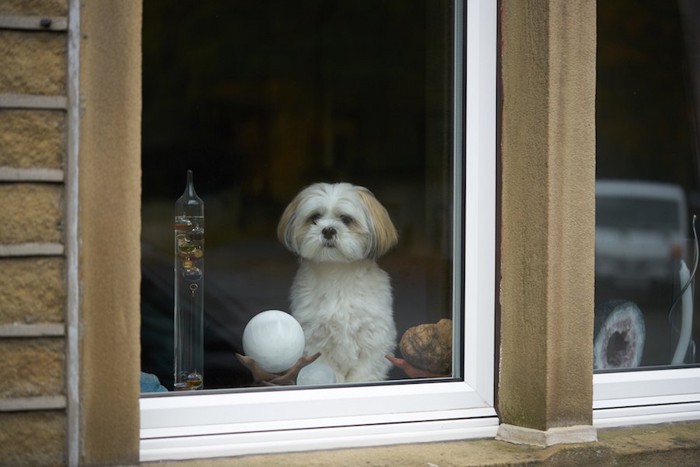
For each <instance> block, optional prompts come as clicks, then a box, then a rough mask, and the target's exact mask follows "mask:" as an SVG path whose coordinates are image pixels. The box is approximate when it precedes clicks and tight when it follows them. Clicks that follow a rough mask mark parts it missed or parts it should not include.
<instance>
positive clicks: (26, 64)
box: [0, 31, 67, 95]
mask: <svg viewBox="0 0 700 467" xmlns="http://www.w3.org/2000/svg"><path fill="white" fill-rule="evenodd" d="M66 51H67V45H66V36H65V34H61V33H54V32H25V31H0V69H1V70H2V73H0V92H2V93H14V94H40V95H64V94H65V93H66V82H65V81H66V69H65V64H66Z"/></svg>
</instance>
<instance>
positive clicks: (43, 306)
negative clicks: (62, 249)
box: [0, 258, 66, 342]
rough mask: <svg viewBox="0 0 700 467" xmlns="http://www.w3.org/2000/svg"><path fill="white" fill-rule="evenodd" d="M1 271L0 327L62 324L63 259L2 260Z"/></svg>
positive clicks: (63, 298) (64, 296)
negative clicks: (3, 325) (2, 276)
mask: <svg viewBox="0 0 700 467" xmlns="http://www.w3.org/2000/svg"><path fill="white" fill-rule="evenodd" d="M0 267H2V270H3V273H4V274H5V279H4V280H3V287H0V303H2V306H1V307H0V324H11V323H26V324H32V323H60V322H63V320H64V317H63V315H64V313H63V310H64V307H65V300H66V292H65V285H64V282H65V281H64V270H65V262H64V260H63V258H4V259H0ZM0 342H1V341H0Z"/></svg>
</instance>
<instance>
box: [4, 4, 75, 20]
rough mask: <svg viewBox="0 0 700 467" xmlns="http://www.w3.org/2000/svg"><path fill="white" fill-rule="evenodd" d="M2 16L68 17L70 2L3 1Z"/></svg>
mask: <svg viewBox="0 0 700 467" xmlns="http://www.w3.org/2000/svg"><path fill="white" fill-rule="evenodd" d="M0 15H12V16H66V15H68V0H3V1H2V2H0Z"/></svg>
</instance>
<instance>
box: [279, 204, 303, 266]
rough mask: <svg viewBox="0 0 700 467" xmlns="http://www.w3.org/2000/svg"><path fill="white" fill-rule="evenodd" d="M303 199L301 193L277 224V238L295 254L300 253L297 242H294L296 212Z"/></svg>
mask: <svg viewBox="0 0 700 467" xmlns="http://www.w3.org/2000/svg"><path fill="white" fill-rule="evenodd" d="M301 199H302V197H301V193H299V194H298V195H297V196H296V197H295V198H294V199H293V200H292V202H291V203H289V205H288V206H287V208H286V209H285V210H284V212H283V213H282V217H280V221H279V223H278V224H277V238H278V239H279V241H280V242H282V244H283V245H284V246H286V247H287V248H288V249H289V250H290V251H292V252H294V253H298V251H297V246H296V242H295V241H294V227H293V224H294V221H295V220H296V211H297V208H298V207H299V204H300V203H301Z"/></svg>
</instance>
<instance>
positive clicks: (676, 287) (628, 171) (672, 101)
mask: <svg viewBox="0 0 700 467" xmlns="http://www.w3.org/2000/svg"><path fill="white" fill-rule="evenodd" d="M699 44H700V4H698V3H697V2H693V1H684V0H681V1H679V2H668V1H665V0H653V1H644V2H638V1H634V0H621V1H615V2H600V3H599V4H598V69H597V87H598V90H597V102H596V109H597V118H596V123H597V158H596V163H597V183H596V258H595V259H596V316H595V321H596V327H595V337H594V338H595V342H594V366H595V368H596V369H597V370H600V371H602V370H622V369H628V368H639V367H646V368H649V367H658V366H664V367H670V366H673V367H675V366H680V365H685V366H688V365H694V364H697V363H698V355H697V352H696V343H697V339H698V336H700V322H699V321H700V315H699V314H698V311H697V310H698V306H697V305H696V302H697V300H696V299H695V295H696V289H695V282H696V281H695V270H696V267H697V260H698V257H697V254H698V249H697V241H696V234H695V226H694V216H695V215H696V214H697V213H698V212H699V208H700V186H699V184H700V153H699V152H698V148H699V147H700V140H699V139H698V136H699V135H700V133H699V130H700V127H699V126H698V125H699V123H698V122H700V120H698V118H697V110H698V108H699V107H698V103H700V101H699V99H700V45H699Z"/></svg>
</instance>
